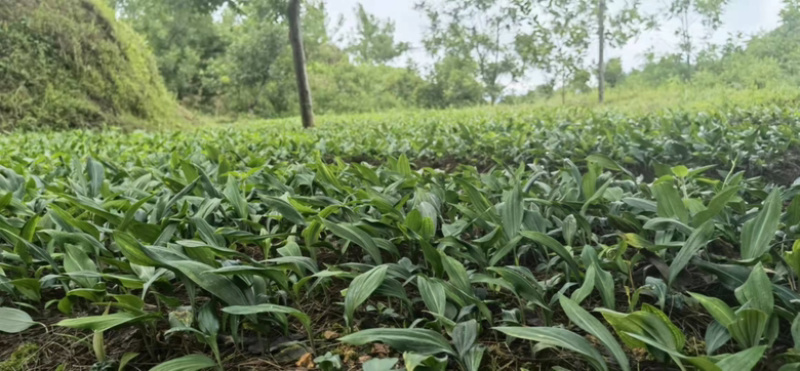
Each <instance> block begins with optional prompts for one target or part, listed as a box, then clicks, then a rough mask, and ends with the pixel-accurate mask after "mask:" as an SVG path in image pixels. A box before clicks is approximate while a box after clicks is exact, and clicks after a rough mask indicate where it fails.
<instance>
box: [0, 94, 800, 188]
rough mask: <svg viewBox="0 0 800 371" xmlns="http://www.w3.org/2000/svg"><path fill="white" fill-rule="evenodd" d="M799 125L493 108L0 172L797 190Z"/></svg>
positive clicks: (267, 133)
mask: <svg viewBox="0 0 800 371" xmlns="http://www.w3.org/2000/svg"><path fill="white" fill-rule="evenodd" d="M798 117H799V116H798V114H797V113H796V112H795V111H794V110H792V109H789V108H778V107H775V106H756V107H753V108H749V109H721V110H718V111H709V112H700V113H698V112H694V111H672V112H671V111H666V112H659V113H649V114H641V113H625V114H622V113H618V112H615V111H614V110H607V111H598V110H582V109H543V108H535V107H529V108H521V107H485V108H480V109H478V108H474V109H464V110H450V111H417V112H397V113H382V114H366V115H351V116H328V117H323V118H322V119H321V121H323V122H324V124H323V125H320V127H319V128H317V129H315V130H312V131H305V130H302V129H301V125H300V124H299V122H298V121H297V120H295V119H291V120H279V121H265V122H253V123H247V124H244V123H242V124H237V125H231V126H224V125H217V126H210V127H201V128H183V129H181V130H171V131H150V132H132V133H130V132H121V131H119V130H106V131H103V132H97V131H67V132H57V131H56V132H34V133H12V134H9V135H4V136H3V137H2V138H0V146H1V147H2V148H8V149H12V150H11V152H10V153H9V154H8V156H6V158H2V159H0V165H2V166H5V167H9V168H14V167H19V166H23V167H24V166H34V167H35V168H34V169H31V171H32V172H33V173H35V174H40V175H41V174H48V173H51V172H52V171H53V170H54V166H56V165H63V164H64V163H65V162H70V161H72V158H77V159H78V161H81V162H82V161H85V158H86V157H89V156H93V157H95V158H97V159H98V160H100V161H106V160H108V159H113V160H114V164H113V166H116V167H120V168H123V169H128V168H130V167H133V166H138V167H155V166H160V165H162V164H163V163H164V162H165V161H169V162H171V163H173V164H174V163H175V162H179V161H180V160H182V159H185V158H186V157H187V156H193V157H194V160H195V161H211V162H213V163H215V164H219V165H220V166H222V167H223V168H222V172H227V171H248V170H250V169H254V168H260V167H262V166H265V165H269V166H277V165H279V164H286V163H288V164H293V163H309V162H313V161H314V159H315V155H316V154H319V155H320V156H321V157H322V159H323V160H324V161H326V162H328V163H331V162H333V161H334V159H336V158H340V159H341V160H342V161H345V162H356V163H360V162H362V161H366V162H368V163H371V164H374V165H377V164H380V163H384V162H386V161H387V160H388V159H389V158H397V157H399V156H400V155H405V156H407V157H408V159H409V161H410V162H412V163H414V164H415V166H416V167H417V168H421V167H425V166H429V167H433V168H440V169H446V170H452V168H454V167H455V165H458V164H466V165H475V166H477V167H478V168H479V170H481V171H486V170H488V169H489V168H490V167H492V166H495V165H498V164H499V165H501V166H505V165H510V164H513V166H516V164H522V163H533V162H535V163H537V164H540V165H543V166H546V167H547V169H548V170H555V169H557V168H558V167H559V166H561V164H562V161H563V159H571V160H572V161H573V162H576V163H578V162H580V161H581V160H582V159H583V158H585V157H586V156H588V155H591V154H594V153H602V154H605V155H607V156H608V157H610V158H611V159H613V160H615V161H617V162H619V163H620V164H622V165H624V166H626V167H628V168H629V169H631V170H632V171H634V172H635V173H636V174H644V175H646V176H647V179H648V180H650V179H652V178H653V176H654V175H658V174H664V173H668V171H669V167H671V166H677V165H684V166H689V167H700V166H706V165H722V166H728V165H730V164H733V165H735V166H736V168H737V169H740V170H746V171H747V174H748V175H770V176H771V177H773V178H774V179H771V180H773V181H775V182H777V183H779V184H782V185H788V184H790V183H791V182H792V181H794V178H796V177H797V176H800V167H798V166H797V165H796V162H797V161H796V160H797V158H798V157H800V156H798V153H800V152H799V151H798V149H800V147H799V146H798V145H800V142H799V140H798V137H800V135H798V134H800V123H799V119H798ZM106 165H111V164H108V163H107V164H106Z"/></svg>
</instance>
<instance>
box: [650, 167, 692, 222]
mask: <svg viewBox="0 0 800 371" xmlns="http://www.w3.org/2000/svg"><path fill="white" fill-rule="evenodd" d="M653 195H654V196H655V198H656V205H657V208H658V210H657V212H658V216H660V217H662V218H675V219H678V220H679V221H680V222H682V223H687V222H688V221H689V211H688V210H686V206H684V204H683V200H681V196H680V194H679V193H678V190H677V189H676V188H675V180H674V179H673V178H672V177H663V178H661V179H659V180H658V181H656V182H655V183H654V184H653Z"/></svg>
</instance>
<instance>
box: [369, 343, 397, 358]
mask: <svg viewBox="0 0 800 371" xmlns="http://www.w3.org/2000/svg"><path fill="white" fill-rule="evenodd" d="M391 352H392V350H391V349H390V348H389V346H388V345H386V344H380V343H375V344H373V345H372V355H377V356H380V357H386V356H388V355H389V353H391Z"/></svg>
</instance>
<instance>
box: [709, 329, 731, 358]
mask: <svg viewBox="0 0 800 371" xmlns="http://www.w3.org/2000/svg"><path fill="white" fill-rule="evenodd" d="M730 340H731V334H730V333H729V332H728V329H727V328H725V326H723V325H722V324H721V323H719V321H713V322H711V324H710V325H708V328H707V329H706V336H705V341H706V354H708V355H712V354H714V352H716V351H717V349H719V348H720V347H721V346H723V345H725V343H727V342H728V341H730Z"/></svg>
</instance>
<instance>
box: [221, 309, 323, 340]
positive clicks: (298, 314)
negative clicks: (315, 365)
mask: <svg viewBox="0 0 800 371" xmlns="http://www.w3.org/2000/svg"><path fill="white" fill-rule="evenodd" d="M222 311H223V312H225V313H229V314H235V315H239V316H248V315H252V314H261V313H280V314H288V315H290V316H292V317H294V318H297V320H298V321H300V323H301V324H302V325H303V327H305V329H306V331H307V332H308V333H309V335H310V334H311V331H312V328H311V318H310V317H308V315H307V314H305V313H303V312H302V311H300V310H297V309H294V308H292V307H287V306H283V305H277V304H258V305H234V306H230V307H225V308H222Z"/></svg>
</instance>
